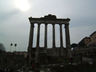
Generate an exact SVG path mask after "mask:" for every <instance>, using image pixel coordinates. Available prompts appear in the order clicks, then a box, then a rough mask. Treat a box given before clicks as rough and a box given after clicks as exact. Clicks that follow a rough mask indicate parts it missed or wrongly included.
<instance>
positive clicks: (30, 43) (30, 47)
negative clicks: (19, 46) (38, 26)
mask: <svg viewBox="0 0 96 72" xmlns="http://www.w3.org/2000/svg"><path fill="white" fill-rule="evenodd" d="M33 34H34V24H33V23H31V24H30V35H29V45H28V56H29V64H30V63H31V60H32V56H31V52H32V51H31V50H32V46H33Z"/></svg>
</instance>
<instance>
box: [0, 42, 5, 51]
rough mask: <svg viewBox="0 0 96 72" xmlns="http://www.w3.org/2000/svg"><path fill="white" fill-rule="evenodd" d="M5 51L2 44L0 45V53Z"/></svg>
mask: <svg viewBox="0 0 96 72" xmlns="http://www.w3.org/2000/svg"><path fill="white" fill-rule="evenodd" d="M2 51H5V47H4V45H3V44H2V43H0V52H2Z"/></svg>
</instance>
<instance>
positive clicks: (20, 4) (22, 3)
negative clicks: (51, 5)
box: [15, 0, 30, 11]
mask: <svg viewBox="0 0 96 72" xmlns="http://www.w3.org/2000/svg"><path fill="white" fill-rule="evenodd" d="M15 6H16V8H18V9H20V10H21V11H28V10H29V9H30V4H29V2H28V0H15Z"/></svg>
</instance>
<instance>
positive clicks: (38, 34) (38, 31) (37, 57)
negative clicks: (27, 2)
mask: <svg viewBox="0 0 96 72" xmlns="http://www.w3.org/2000/svg"><path fill="white" fill-rule="evenodd" d="M39 38H40V24H38V30H37V45H36V55H35V58H36V59H35V63H38V61H39V42H40V39H39Z"/></svg>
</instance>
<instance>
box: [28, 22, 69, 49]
mask: <svg viewBox="0 0 96 72" xmlns="http://www.w3.org/2000/svg"><path fill="white" fill-rule="evenodd" d="M47 25H48V24H45V36H44V47H45V48H47ZM52 25H53V28H52V29H53V35H52V36H53V48H55V47H56V45H55V24H52ZM59 25H60V47H61V48H63V33H62V30H63V29H62V25H61V24H59ZM37 29H38V30H37V43H36V47H39V42H40V41H39V40H40V39H39V38H40V24H38V28H37ZM33 34H34V23H32V24H31V26H30V37H29V46H30V47H33ZM68 36H69V37H68ZM65 37H66V47H68V44H70V35H69V27H68V24H65Z"/></svg>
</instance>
